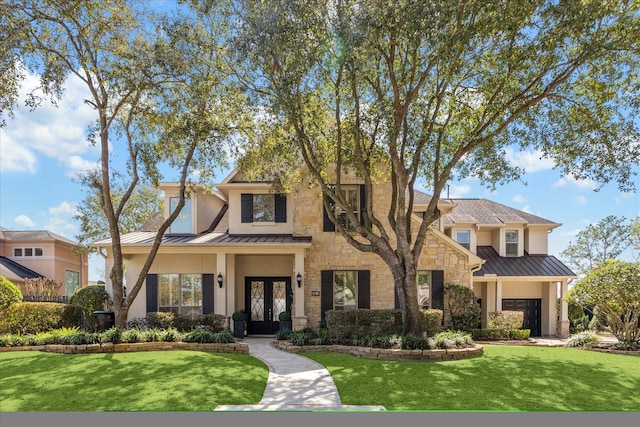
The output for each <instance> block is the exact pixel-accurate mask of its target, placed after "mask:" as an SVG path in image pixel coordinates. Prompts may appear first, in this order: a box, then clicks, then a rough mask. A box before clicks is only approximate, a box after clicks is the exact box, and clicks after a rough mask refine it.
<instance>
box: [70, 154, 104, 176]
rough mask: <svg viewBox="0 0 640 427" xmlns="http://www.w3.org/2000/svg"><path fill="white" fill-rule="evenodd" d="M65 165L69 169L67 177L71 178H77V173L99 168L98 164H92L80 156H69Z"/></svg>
mask: <svg viewBox="0 0 640 427" xmlns="http://www.w3.org/2000/svg"><path fill="white" fill-rule="evenodd" d="M66 163H67V167H68V168H69V169H68V171H67V175H68V176H71V177H75V176H78V173H81V172H87V171H89V170H93V169H98V168H99V167H100V164H99V163H98V162H92V161H90V160H87V159H83V158H82V157H80V156H70V157H69V158H68V159H67V162H66Z"/></svg>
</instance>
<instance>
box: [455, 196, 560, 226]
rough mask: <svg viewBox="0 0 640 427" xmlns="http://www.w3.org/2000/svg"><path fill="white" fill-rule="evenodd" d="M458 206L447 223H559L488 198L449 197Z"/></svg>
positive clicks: (553, 224) (550, 224)
mask: <svg viewBox="0 0 640 427" xmlns="http://www.w3.org/2000/svg"><path fill="white" fill-rule="evenodd" d="M449 200H451V201H452V202H453V203H455V204H457V206H456V207H455V208H454V209H453V211H452V212H451V213H450V214H448V215H447V216H446V217H445V218H444V221H445V224H455V223H467V224H468V223H469V222H471V221H473V223H475V224H479V225H502V224H504V223H506V222H509V223H514V222H515V223H518V222H520V223H523V224H529V225H549V226H558V225H559V224H557V223H555V222H553V221H549V220H548V219H545V218H542V217H539V216H536V215H533V214H530V213H529V212H525V211H521V210H518V209H514V208H512V207H509V206H506V205H503V204H500V203H496V202H493V201H491V200H487V199H449Z"/></svg>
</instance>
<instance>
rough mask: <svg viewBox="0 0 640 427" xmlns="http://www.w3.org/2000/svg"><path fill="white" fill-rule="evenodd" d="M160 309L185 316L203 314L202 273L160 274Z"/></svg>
mask: <svg viewBox="0 0 640 427" xmlns="http://www.w3.org/2000/svg"><path fill="white" fill-rule="evenodd" d="M158 311H170V312H172V313H174V314H178V315H183V316H196V315H200V314H202V275H201V274H158Z"/></svg>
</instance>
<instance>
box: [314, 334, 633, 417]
mask: <svg viewBox="0 0 640 427" xmlns="http://www.w3.org/2000/svg"><path fill="white" fill-rule="evenodd" d="M325 356H326V355H319V357H318V358H317V359H316V360H318V361H320V362H321V363H326V366H327V367H328V368H329V370H330V372H331V374H332V376H333V377H334V381H335V383H336V386H337V387H338V390H339V392H340V396H341V398H342V402H343V404H349V405H361V404H369V405H384V406H385V407H386V408H387V409H388V410H394V409H395V410H426V411H449V410H451V411H637V410H638V409H639V408H640V369H638V363H639V362H640V359H639V358H637V357H635V356H621V355H610V354H602V353H595V352H588V351H584V350H576V349H564V348H541V347H503V346H485V350H484V355H483V356H481V357H476V358H473V359H468V360H461V361H451V362H436V363H433V362H382V361H375V360H366V359H357V358H355V359H354V358H352V360H348V359H346V360H345V359H342V358H341V359H340V362H339V363H334V362H335V361H334V360H333V359H332V357H337V356H331V357H329V358H325ZM311 357H313V356H311ZM347 357H348V356H347ZM313 358H315V357H313Z"/></svg>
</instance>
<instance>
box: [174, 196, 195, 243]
mask: <svg viewBox="0 0 640 427" xmlns="http://www.w3.org/2000/svg"><path fill="white" fill-rule="evenodd" d="M179 202H180V198H179V197H170V198H169V203H170V205H171V213H173V211H175V209H176V207H177V206H178V203H179ZM169 232H170V233H173V234H191V233H193V231H192V229H191V199H185V201H184V206H183V207H182V210H181V211H180V214H179V215H178V217H177V218H176V219H175V220H174V221H173V223H172V224H171V228H170V231H169Z"/></svg>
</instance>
